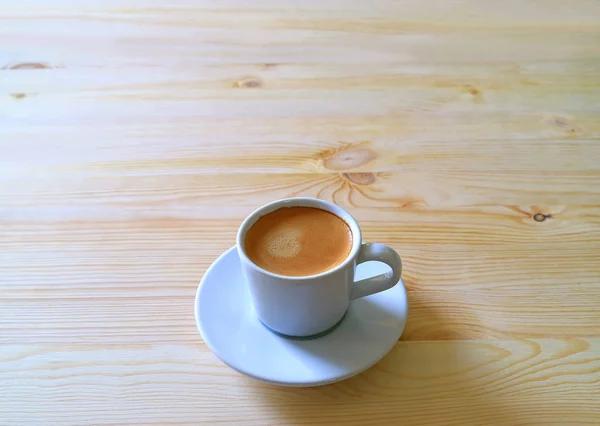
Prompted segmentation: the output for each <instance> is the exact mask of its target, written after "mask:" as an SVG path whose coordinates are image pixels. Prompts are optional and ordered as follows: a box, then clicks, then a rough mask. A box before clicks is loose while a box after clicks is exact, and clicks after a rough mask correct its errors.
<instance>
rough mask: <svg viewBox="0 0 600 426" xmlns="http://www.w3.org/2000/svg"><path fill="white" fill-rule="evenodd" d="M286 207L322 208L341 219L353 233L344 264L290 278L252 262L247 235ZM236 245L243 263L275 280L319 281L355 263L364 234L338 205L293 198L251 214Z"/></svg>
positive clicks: (239, 232)
mask: <svg viewBox="0 0 600 426" xmlns="http://www.w3.org/2000/svg"><path fill="white" fill-rule="evenodd" d="M286 207H314V208H320V209H321V210H325V211H327V212H329V213H332V214H334V215H336V216H337V217H338V218H340V219H341V220H343V221H344V222H345V223H346V224H347V225H348V227H349V228H350V232H352V248H351V249H350V253H348V256H346V258H345V259H344V261H343V262H342V263H340V264H339V265H337V266H335V267H334V268H331V269H329V270H327V271H325V272H321V273H319V274H314V275H303V276H289V275H281V274H276V273H274V272H270V271H267V270H266V269H264V268H261V267H260V266H258V265H257V264H256V263H254V262H253V261H252V260H250V258H249V257H248V255H247V254H246V249H245V247H244V239H245V236H246V233H247V232H248V230H249V229H250V227H251V226H252V225H254V223H256V221H257V220H258V219H259V218H261V217H262V216H264V215H266V214H269V213H272V212H274V211H275V210H279V209H281V208H286ZM236 243H237V249H238V253H239V255H240V257H241V258H242V261H244V262H245V263H247V264H249V265H251V266H252V267H253V268H254V269H256V270H257V271H259V272H260V273H262V274H264V275H267V276H270V277H273V278H278V279H283V280H288V281H306V280H312V279H317V278H323V277H326V276H328V275H332V274H334V273H336V272H338V271H340V270H342V269H345V268H347V267H348V264H350V263H351V262H353V261H354V259H355V258H356V256H357V255H358V251H359V250H360V246H361V245H362V234H361V231H360V227H359V226H358V222H357V221H356V219H354V217H353V216H352V215H351V214H350V213H349V212H348V211H347V210H346V209H344V208H342V207H340V206H338V205H337V204H334V203H331V202H329V201H326V200H321V199H319V198H312V197H293V198H282V199H280V200H277V201H272V202H270V203H267V204H265V205H263V206H261V207H259V208H257V209H256V210H254V211H253V212H252V213H250V214H249V215H248V216H247V217H246V218H245V219H244V221H243V222H242V224H241V225H240V228H239V229H238V233H237V239H236Z"/></svg>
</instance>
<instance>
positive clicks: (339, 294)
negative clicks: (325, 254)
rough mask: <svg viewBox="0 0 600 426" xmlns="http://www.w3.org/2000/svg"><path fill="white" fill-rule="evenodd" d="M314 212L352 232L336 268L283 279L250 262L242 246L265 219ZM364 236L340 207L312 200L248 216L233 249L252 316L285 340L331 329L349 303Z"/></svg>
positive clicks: (287, 203) (291, 202)
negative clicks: (293, 210) (292, 211)
mask: <svg viewBox="0 0 600 426" xmlns="http://www.w3.org/2000/svg"><path fill="white" fill-rule="evenodd" d="M289 207H312V208H318V209H321V210H325V211H327V212H330V213H332V214H334V215H335V216H337V217H338V218H340V219H341V220H343V221H344V222H345V223H346V224H347V225H348V227H349V228H350V231H351V233H352V246H351V249H350V253H349V254H348V256H347V257H346V259H345V260H344V261H342V262H341V263H340V264H338V265H336V266H335V267H333V268H331V269H329V270H327V271H325V272H322V273H319V274H315V275H310V276H301V277H297V276H285V275H279V274H275V273H272V272H269V271H267V270H265V269H263V268H261V267H259V266H258V265H256V264H255V263H254V262H252V261H251V260H250V258H249V257H248V256H247V254H246V251H245V248H244V243H245V238H246V234H247V232H248V230H249V229H250V228H251V227H252V225H254V223H256V221H257V220H258V219H259V218H261V217H262V216H264V215H267V214H269V213H272V212H274V211H276V210H279V209H281V208H289ZM361 242H362V235H361V232H360V228H359V226H358V223H357V222H356V220H355V219H354V218H353V217H352V215H350V213H348V212H347V211H346V210H344V209H343V208H341V207H339V206H337V205H335V204H332V203H330V202H327V201H323V200H319V199H315V198H288V199H283V200H279V201H275V202H273V203H270V204H267V205H265V206H263V207H260V208H259V209H257V210H255V211H254V212H253V213H251V214H250V215H249V216H248V217H247V218H246V219H245V220H244V222H243V223H242V225H241V226H240V229H239V231H238V235H237V250H238V254H239V257H240V261H241V265H242V270H243V273H244V276H245V278H246V282H247V285H248V289H249V291H250V296H251V299H252V303H253V305H254V308H255V312H256V314H257V315H258V318H259V319H260V321H261V322H262V323H263V324H264V325H265V326H266V327H267V328H268V329H270V330H271V331H273V332H275V333H277V334H280V335H284V336H287V337H296V338H298V337H300V338H312V337H318V336H321V335H323V334H326V333H328V332H329V331H331V330H333V329H334V328H335V327H336V326H337V325H338V324H339V323H340V322H341V321H342V319H343V317H344V315H345V313H346V311H347V309H348V306H349V304H350V294H351V290H352V284H353V282H354V272H355V269H356V258H357V256H358V253H359V251H360V247H361Z"/></svg>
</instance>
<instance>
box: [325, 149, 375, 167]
mask: <svg viewBox="0 0 600 426" xmlns="http://www.w3.org/2000/svg"><path fill="white" fill-rule="evenodd" d="M321 156H322V157H323V165H324V166H325V167H326V168H328V169H330V170H349V169H354V168H357V167H360V166H364V165H365V164H367V163H369V162H371V161H373V160H374V159H375V158H376V157H377V156H376V155H375V153H374V152H373V151H371V150H370V149H368V148H366V147H362V146H357V147H353V148H347V149H343V150H341V151H336V152H333V153H332V152H324V153H322V154H321Z"/></svg>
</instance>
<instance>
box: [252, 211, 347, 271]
mask: <svg viewBox="0 0 600 426" xmlns="http://www.w3.org/2000/svg"><path fill="white" fill-rule="evenodd" d="M244 249H245V252H246V255H247V256H248V257H249V258H250V260H251V261H252V262H254V263H255V264H256V265H258V266H259V267H261V268H263V269H265V270H267V271H269V272H273V273H275V274H278V275H286V276H291V277H301V276H309V275H316V274H320V273H322V272H326V271H328V270H330V269H332V268H335V267H336V266H338V265H339V264H341V263H342V262H343V261H344V260H346V258H347V257H348V255H349V254H350V250H351V249H352V231H351V230H350V227H349V226H348V225H347V224H346V222H344V221H343V220H342V219H340V218H339V217H337V216H336V215H334V214H333V213H330V212H328V211H325V210H321V209H317V208H314V207H284V208H281V209H279V210H275V211H274V212H271V213H268V214H266V215H264V216H262V217H261V218H259V219H258V220H257V221H256V223H254V225H252V227H251V228H250V229H249V230H248V232H247V233H246V237H245V240H244Z"/></svg>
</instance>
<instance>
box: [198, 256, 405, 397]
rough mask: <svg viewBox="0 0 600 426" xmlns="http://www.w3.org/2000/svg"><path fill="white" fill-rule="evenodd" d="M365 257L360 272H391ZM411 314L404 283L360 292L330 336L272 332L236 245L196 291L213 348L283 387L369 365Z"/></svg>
mask: <svg viewBox="0 0 600 426" xmlns="http://www.w3.org/2000/svg"><path fill="white" fill-rule="evenodd" d="M386 268H387V266H386V265H384V264H382V263H379V262H367V263H363V264H362V265H359V266H358V268H357V271H356V273H357V277H356V278H357V279H362V278H368V277H370V276H373V275H378V274H380V273H382V272H385V270H386ZM407 314H408V304H407V299H406V290H405V289H404V283H403V282H402V281H400V282H399V283H398V284H397V285H395V286H394V287H392V288H391V289H389V290H387V291H384V292H381V293H377V294H373V295H371V296H367V297H363V298H361V299H356V300H354V301H352V302H351V303H350V308H349V309H348V312H347V313H346V316H345V318H344V319H343V320H342V322H341V323H340V325H339V326H338V327H337V328H335V329H334V330H333V331H331V332H330V333H329V334H327V335H325V336H321V337H318V338H315V339H312V340H297V339H290V338H286V337H282V336H279V335H277V334H274V333H273V332H271V331H269V330H268V329H267V328H266V327H265V326H264V325H263V324H262V323H261V322H260V320H259V319H258V318H257V317H256V315H255V313H254V308H253V307H252V302H251V300H250V294H249V293H248V290H247V286H246V283H245V282H244V278H243V275H242V270H241V265H240V261H239V257H238V254H237V251H236V249H235V247H232V248H231V249H229V250H228V251H226V252H225V253H223V254H222V255H221V256H220V257H219V258H218V259H217V260H216V261H215V262H214V263H213V264H212V265H211V266H210V268H208V270H207V271H206V274H205V275H204V278H202V282H201V283H200V286H199V287H198V292H197V294H196V323H197V324H198V329H199V330H200V334H201V335H202V338H203V339H204V342H205V343H206V344H207V345H208V347H209V348H210V350H211V351H213V353H214V354H215V355H216V356H217V357H218V358H219V359H220V360H221V361H223V362H224V363H225V364H227V365H229V366H230V367H231V368H233V369H234V370H237V371H239V372H240V373H243V374H246V375H248V376H251V377H254V378H256V379H260V380H264V381H267V382H270V383H274V384H278V385H283V386H319V385H325V384H329V383H333V382H337V381H340V380H344V379H347V378H348V377H352V376H354V375H356V374H358V373H361V372H362V371H365V370H366V369H368V368H369V367H371V366H372V365H374V364H375V363H376V362H377V361H379V360H380V359H381V358H383V356H384V355H385V354H387V353H388V352H389V351H390V350H391V349H392V348H393V347H394V345H395V344H396V342H397V341H398V339H399V337H400V335H401V334H402V331H403V330H404V326H405V324H406V316H407Z"/></svg>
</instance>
